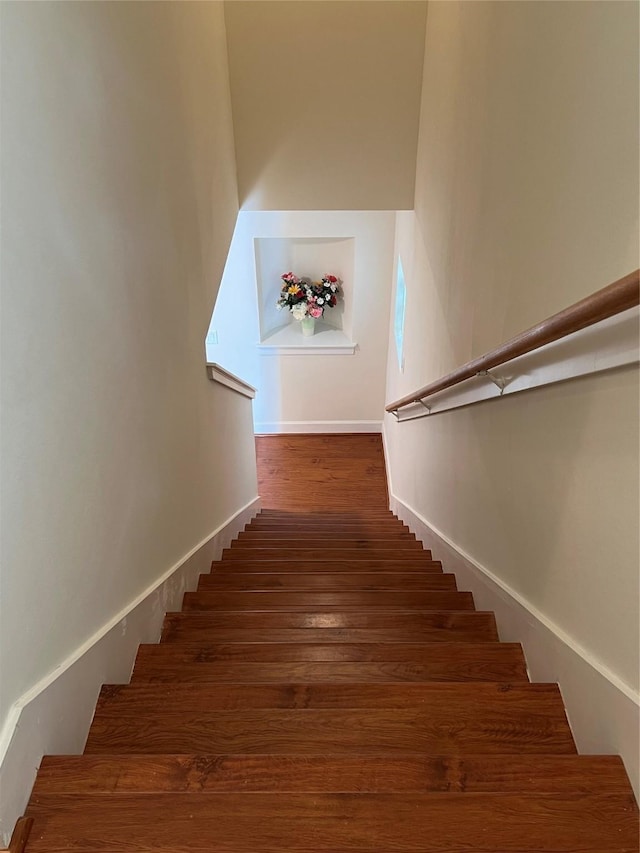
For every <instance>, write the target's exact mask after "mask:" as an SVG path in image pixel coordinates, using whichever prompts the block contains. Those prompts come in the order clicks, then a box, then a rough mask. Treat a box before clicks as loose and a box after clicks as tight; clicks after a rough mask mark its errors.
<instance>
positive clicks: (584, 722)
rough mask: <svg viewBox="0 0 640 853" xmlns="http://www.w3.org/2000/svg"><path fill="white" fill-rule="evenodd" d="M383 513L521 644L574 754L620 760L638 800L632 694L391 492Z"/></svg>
mask: <svg viewBox="0 0 640 853" xmlns="http://www.w3.org/2000/svg"><path fill="white" fill-rule="evenodd" d="M389 484H390V491H391V482H390V481H389ZM390 508H391V510H392V512H394V513H395V514H396V515H397V516H398V518H400V519H401V520H402V521H403V522H404V523H405V524H406V525H407V526H408V527H409V529H410V530H411V531H412V532H413V533H415V535H416V537H417V538H418V539H420V540H421V541H422V542H423V543H424V545H425V547H426V548H430V549H431V551H432V552H433V555H434V559H437V560H442V563H443V565H444V566H445V570H446V571H448V572H454V573H455V575H456V577H457V580H458V586H459V588H460V589H463V590H470V591H471V592H472V593H473V596H474V599H475V603H476V607H477V608H478V609H479V610H493V611H494V612H495V614H496V620H497V623H498V631H499V634H500V639H501V640H503V641H505V642H520V643H522V645H523V648H524V652H525V655H526V659H527V666H528V669H529V675H530V678H531V680H532V681H542V682H557V683H558V684H559V685H560V689H561V691H562V697H563V699H564V703H565V707H566V710H567V716H568V718H569V723H570V725H571V730H572V732H573V736H574V738H575V741H576V745H577V747H578V750H579V751H580V752H582V753H585V754H589V755H597V754H617V755H621V756H622V759H623V761H624V763H625V766H626V769H627V773H628V774H629V778H630V780H631V784H632V785H633V788H634V791H635V794H636V797H639V795H640V778H639V775H640V768H639V763H638V758H639V752H640V700H639V697H638V696H637V695H636V694H635V693H634V692H633V690H632V689H631V688H630V687H629V686H628V685H626V684H625V683H624V682H622V681H621V680H620V679H619V678H618V677H617V676H616V675H615V673H613V672H611V671H610V670H609V669H608V668H607V667H606V666H605V665H604V664H603V663H601V662H600V661H598V660H597V659H595V658H594V656H593V655H592V654H590V653H589V652H588V651H587V650H586V649H584V648H582V647H580V646H579V645H578V644H577V643H576V642H575V641H574V640H573V639H572V638H571V637H569V636H568V635H567V634H565V632H563V631H562V629H561V628H559V626H557V625H555V624H554V623H552V622H551V621H550V620H548V619H547V618H546V617H545V616H544V615H543V614H542V613H541V612H540V611H538V610H537V609H536V608H535V607H534V606H533V605H532V604H531V603H530V602H528V601H527V600H526V599H524V598H522V597H521V596H519V595H518V593H516V591H515V590H513V589H510V588H509V587H508V586H507V585H506V584H504V583H502V582H501V581H500V580H499V579H498V578H497V577H496V576H495V575H492V573H491V572H490V571H489V570H488V569H487V568H486V567H484V566H482V565H480V564H479V563H477V562H476V561H475V560H474V559H473V558H472V557H471V556H470V555H469V554H466V553H465V552H464V551H463V550H462V549H461V548H459V547H457V546H456V545H455V543H453V542H451V541H450V540H449V539H448V538H447V537H446V536H445V535H444V534H443V533H441V532H440V531H439V530H437V529H436V528H435V527H432V526H431V525H430V524H429V523H428V522H427V520H426V519H425V518H423V517H422V516H421V515H420V514H419V513H418V512H416V511H415V510H414V509H412V508H411V507H409V506H408V505H407V504H405V503H404V502H403V501H402V500H400V498H398V497H397V496H395V495H393V494H391V498H390Z"/></svg>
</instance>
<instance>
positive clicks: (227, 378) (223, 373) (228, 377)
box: [207, 361, 256, 400]
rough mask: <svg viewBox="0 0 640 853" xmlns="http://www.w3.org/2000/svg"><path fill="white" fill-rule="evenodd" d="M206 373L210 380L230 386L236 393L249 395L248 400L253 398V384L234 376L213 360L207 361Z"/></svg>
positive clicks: (254, 391) (254, 392)
mask: <svg viewBox="0 0 640 853" xmlns="http://www.w3.org/2000/svg"><path fill="white" fill-rule="evenodd" d="M207 375H208V377H209V379H210V380H211V381H212V382H218V383H219V384H220V385H225V386H226V387H227V388H231V390H232V391H237V392H238V394H243V395H244V396H245V397H249V399H250V400H253V399H254V398H255V396H256V389H255V388H254V387H253V385H249V383H248V382H245V381H244V379H240V377H239V376H236V375H235V374H234V373H230V372H229V371H228V370H225V368H224V367H221V366H220V365H219V364H216V363H215V362H213V361H209V362H207Z"/></svg>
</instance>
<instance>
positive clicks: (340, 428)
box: [254, 421, 382, 435]
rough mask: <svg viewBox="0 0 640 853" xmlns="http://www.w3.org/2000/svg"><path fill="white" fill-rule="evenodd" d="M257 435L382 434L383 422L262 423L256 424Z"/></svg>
mask: <svg viewBox="0 0 640 853" xmlns="http://www.w3.org/2000/svg"><path fill="white" fill-rule="evenodd" d="M254 432H255V434H256V435H276V434H279V433H305V432H309V433H324V432H326V433H351V432H377V433H380V432H382V421H262V422H259V423H256V424H255V428H254Z"/></svg>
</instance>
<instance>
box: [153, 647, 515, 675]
mask: <svg viewBox="0 0 640 853" xmlns="http://www.w3.org/2000/svg"><path fill="white" fill-rule="evenodd" d="M457 655H460V656H461V657H462V658H463V659H465V660H477V661H481V662H487V663H489V662H490V661H492V660H493V661H501V660H506V661H511V662H513V663H514V664H517V665H518V667H520V666H524V654H523V652H522V646H521V645H520V643H465V644H463V645H462V646H461V645H460V644H459V643H425V642H413V643H390V642H384V643H322V642H319V643H313V642H304V643H278V642H266V643H187V642H185V643H170V644H168V645H167V644H165V643H142V644H141V645H140V647H139V650H138V657H137V662H138V663H142V662H143V661H144V662H151V661H157V662H158V663H161V662H163V661H166V662H167V663H170V662H175V663H212V662H214V661H405V662H415V663H416V664H417V663H420V662H429V661H433V660H441V661H446V662H448V663H449V662H451V661H453V660H454V659H455V657H456V656H457ZM496 680H497V679H495V678H494V679H493V681H496Z"/></svg>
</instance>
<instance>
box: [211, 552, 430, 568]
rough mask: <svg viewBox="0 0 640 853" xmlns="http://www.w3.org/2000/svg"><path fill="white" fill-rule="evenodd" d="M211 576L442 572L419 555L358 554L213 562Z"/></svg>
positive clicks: (284, 556) (414, 553)
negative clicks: (268, 573) (381, 555)
mask: <svg viewBox="0 0 640 853" xmlns="http://www.w3.org/2000/svg"><path fill="white" fill-rule="evenodd" d="M211 571H212V572H213V573H214V574H218V573H222V572H226V573H229V574H230V573H232V572H276V573H283V572H316V571H318V572H377V571H381V572H398V571H402V572H404V573H408V572H442V563H441V562H440V561H439V560H425V559H424V558H423V556H422V553H421V552H420V551H416V552H412V553H411V556H407V555H403V556H402V559H398V557H397V556H395V555H394V556H387V557H382V558H380V557H374V556H367V555H364V556H363V555H362V554H359V555H358V556H357V557H352V558H349V559H347V558H344V559H343V558H342V557H332V558H329V559H328V560H323V559H322V558H321V557H318V558H317V559H306V558H298V559H296V558H293V557H288V556H287V555H286V554H283V555H282V556H280V557H275V558H272V557H268V558H258V559H253V558H252V557H250V556H247V558H246V559H243V560H239V559H238V560H236V559H235V558H234V559H233V560H216V561H215V562H213V563H212V564H211Z"/></svg>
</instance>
